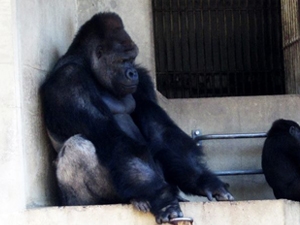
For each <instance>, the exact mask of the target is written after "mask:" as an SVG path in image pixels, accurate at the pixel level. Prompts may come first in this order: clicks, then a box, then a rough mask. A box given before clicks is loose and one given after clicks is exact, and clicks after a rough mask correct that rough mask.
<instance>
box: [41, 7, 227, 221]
mask: <svg viewBox="0 0 300 225" xmlns="http://www.w3.org/2000/svg"><path fill="white" fill-rule="evenodd" d="M137 55H138V47H137V46H136V44H135V43H134V42H133V41H132V39H131V38H130V36H129V35H128V33H127V32H126V31H125V29H124V26H123V22H122V20H121V18H120V17H119V16H118V15H117V14H115V13H109V12H106V13H98V14H96V15H94V16H93V17H92V18H91V19H90V20H89V21H87V22H86V23H85V24H84V25H83V26H82V27H81V28H80V29H79V31H78V33H77V35H76V36H75V38H74V40H73V42H72V43H71V45H70V47H69V49H68V50H67V52H66V53H65V54H64V55H63V56H62V57H61V58H60V59H59V60H58V61H57V63H56V64H55V66H54V68H53V69H52V71H51V72H50V74H49V76H48V77H47V79H46V80H45V82H44V83H43V84H42V86H41V89H40V93H41V100H42V107H43V116H44V121H45V124H46V128H47V132H48V135H49V137H50V139H51V141H52V144H53V147H54V148H55V150H56V151H57V152H58V155H57V159H56V176H57V180H58V185H59V189H60V192H61V199H62V204H63V205H91V204H114V203H132V204H133V205H134V206H135V207H136V208H137V209H138V210H141V211H145V212H147V211H150V212H151V213H152V214H153V215H154V216H155V218H156V221H157V223H164V222H168V221H169V220H170V219H172V218H176V217H182V216H183V214H182V212H181V209H180V206H179V203H178V201H179V200H180V197H179V190H181V191H183V192H185V193H187V194H191V195H201V196H207V197H208V199H209V200H212V199H213V198H215V199H216V200H233V197H232V195H231V194H230V193H229V192H228V190H227V186H226V184H224V183H223V182H222V181H220V180H219V179H218V178H217V177H216V176H215V175H214V174H213V173H212V172H211V171H210V170H209V169H208V168H207V166H206V165H205V163H204V162H202V161H201V158H202V152H201V149H199V147H198V146H197V145H196V144H195V143H194V141H193V140H192V139H191V137H189V136H188V135H187V134H186V133H184V132H183V131H182V130H181V129H180V128H179V127H177V125H175V123H174V122H173V121H172V120H171V119H170V118H169V116H168V115H167V114H166V112H165V111H164V110H163V109H162V108H161V107H160V106H159V105H158V104H157V100H156V96H155V90H154V86H153V83H152V81H151V79H150V76H149V74H148V72H147V70H146V69H144V68H142V67H140V66H138V65H136V64H135V63H134V61H135V58H136V57H137Z"/></svg>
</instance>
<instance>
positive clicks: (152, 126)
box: [133, 69, 232, 200]
mask: <svg viewBox="0 0 300 225" xmlns="http://www.w3.org/2000/svg"><path fill="white" fill-rule="evenodd" d="M138 73H139V76H140V83H139V87H138V90H137V92H136V93H135V94H134V98H135V100H136V110H135V111H134V113H133V118H134V120H135V122H136V124H137V126H138V127H139V129H140V130H141V132H142V134H143V135H144V136H145V139H146V140H147V141H148V142H149V143H150V146H151V150H152V151H153V153H154V157H155V159H156V160H159V161H160V165H161V166H162V167H163V170H164V171H166V172H165V176H166V179H167V181H168V182H170V183H173V184H176V185H178V186H179V188H180V189H181V190H182V191H184V192H185V193H188V194H196V195H203V196H207V197H208V198H209V199H212V196H214V197H216V198H217V199H218V198H219V199H218V200H228V199H231V198H232V196H227V193H228V192H227V191H225V189H224V190H223V189H222V188H223V184H222V182H221V181H220V180H219V179H218V178H217V177H216V176H215V175H214V174H212V173H211V172H210V171H209V170H208V169H207V168H206V166H205V164H204V163H202V162H201V161H200V157H201V155H202V151H201V149H200V148H199V147H198V146H197V145H196V143H195V142H194V141H193V140H192V138H191V137H189V136H188V135H187V134H186V133H185V132H183V131H182V130H181V129H180V128H179V127H178V126H177V125H176V124H175V123H174V122H173V121H172V120H171V118H170V117H169V116H168V115H167V114H166V112H165V111H164V110H163V109H162V108H161V107H160V106H159V105H158V104H157V102H156V97H155V91H154V88H153V84H152V82H151V80H150V77H149V76H148V74H147V71H145V70H143V69H139V70H138ZM174 165H178V166H176V167H174ZM174 174H176V176H174ZM220 187H221V188H220ZM220 189H222V190H220ZM222 194H224V195H223V196H222ZM218 195H219V196H218Z"/></svg>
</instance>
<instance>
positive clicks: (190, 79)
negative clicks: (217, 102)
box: [152, 0, 285, 98]
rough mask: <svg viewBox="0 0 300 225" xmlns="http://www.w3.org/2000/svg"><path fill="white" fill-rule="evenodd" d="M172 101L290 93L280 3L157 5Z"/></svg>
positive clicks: (159, 43)
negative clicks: (286, 88)
mask: <svg viewBox="0 0 300 225" xmlns="http://www.w3.org/2000/svg"><path fill="white" fill-rule="evenodd" d="M152 6H153V14H154V17H153V18H154V37H155V60H156V74H157V88H158V90H159V91H160V92H161V93H162V94H163V95H164V96H166V97H167V98H198V97H222V96H254V95H275V94H284V93H285V84H284V70H283V53H282V37H281V35H282V33H281V16H280V0H153V1H152Z"/></svg>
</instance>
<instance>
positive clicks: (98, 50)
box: [96, 45, 103, 59]
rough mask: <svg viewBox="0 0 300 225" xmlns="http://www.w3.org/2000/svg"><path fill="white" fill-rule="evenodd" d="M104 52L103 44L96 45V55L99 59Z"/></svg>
mask: <svg viewBox="0 0 300 225" xmlns="http://www.w3.org/2000/svg"><path fill="white" fill-rule="evenodd" d="M102 53H103V49H102V46H101V45H98V46H97V47H96V56H97V58H98V59H100V58H101V56H102Z"/></svg>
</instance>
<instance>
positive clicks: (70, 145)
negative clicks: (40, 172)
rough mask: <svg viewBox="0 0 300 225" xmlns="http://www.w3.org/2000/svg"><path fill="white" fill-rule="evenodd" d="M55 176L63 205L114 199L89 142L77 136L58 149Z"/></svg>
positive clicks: (102, 169)
mask: <svg viewBox="0 0 300 225" xmlns="http://www.w3.org/2000/svg"><path fill="white" fill-rule="evenodd" d="M56 175H57V179H58V184H59V187H60V190H61V194H62V199H63V204H64V205H90V204H98V203H101V202H102V201H103V198H102V196H105V199H107V198H110V197H111V198H112V199H114V198H116V196H115V194H114V191H113V187H112V184H111V182H110V179H109V175H108V171H107V170H106V168H105V167H103V166H102V165H101V164H100V163H99V161H98V158H97V156H96V150H95V147H94V145H93V144H92V142H90V141H89V140H86V139H85V138H83V137H82V136H80V135H75V136H72V137H71V138H69V139H68V140H67V141H66V142H65V143H64V144H63V147H62V148H61V150H60V152H59V154H58V157H57V163H56Z"/></svg>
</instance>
